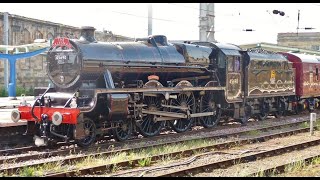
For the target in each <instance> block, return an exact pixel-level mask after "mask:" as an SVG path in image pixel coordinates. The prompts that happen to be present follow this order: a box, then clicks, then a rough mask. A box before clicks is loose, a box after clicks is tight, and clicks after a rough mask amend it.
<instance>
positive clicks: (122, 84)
mask: <svg viewBox="0 0 320 180" xmlns="http://www.w3.org/2000/svg"><path fill="white" fill-rule="evenodd" d="M94 30H95V29H94V28H92V27H83V28H82V31H81V37H80V38H79V39H68V38H56V39H55V40H54V41H53V44H52V47H51V48H50V49H49V51H48V53H47V75H48V77H49V79H50V80H51V82H52V84H53V87H50V86H49V87H48V88H38V89H35V95H36V96H37V100H36V102H35V103H34V104H33V105H32V106H30V105H27V104H21V106H19V108H18V110H15V111H13V112H12V115H11V117H12V120H13V121H15V122H17V121H19V120H26V121H27V122H28V130H27V133H31V134H34V135H36V144H37V145H45V144H47V143H48V142H54V141H56V140H61V139H62V140H65V141H69V140H75V141H76V142H77V143H78V145H79V146H89V145H90V144H92V143H93V142H95V139H96V138H97V137H98V136H105V135H108V136H111V137H113V138H114V139H116V140H118V141H124V140H126V139H128V138H130V136H131V135H132V134H137V133H140V134H141V135H143V136H145V137H150V136H156V135H158V134H159V133H160V132H161V130H162V129H163V128H171V129H172V130H174V131H176V132H178V133H181V132H185V131H187V130H189V129H190V128H191V126H192V125H194V124H197V125H202V126H203V127H205V128H212V127H214V126H216V125H217V124H218V123H219V121H220V119H221V118H222V117H223V116H224V117H232V118H233V119H236V120H239V121H240V122H241V123H243V124H245V123H246V122H247V120H248V119H249V117H253V116H258V117H260V119H264V118H265V116H266V115H268V114H270V113H274V114H276V115H278V116H280V115H282V114H283V112H285V110H292V109H294V107H295V106H294V103H295V102H296V99H295V95H294V92H295V85H294V81H292V78H293V77H295V76H294V71H293V69H292V66H291V63H290V62H288V61H287V60H286V59H285V58H284V56H283V55H281V54H275V53H266V52H253V51H251V52H250V51H244V50H242V49H240V48H239V47H238V46H236V45H232V44H221V43H211V42H193V43H169V42H168V41H167V39H166V37H165V36H163V35H153V36H149V37H148V38H141V39H136V40H135V41H134V42H97V41H96V40H95V38H94ZM256 64H261V66H256ZM257 67H258V68H257ZM262 74H264V75H266V76H267V77H270V78H263V77H264V76H262ZM260 82H263V84H264V85H263V86H260V85H259V83H260Z"/></svg>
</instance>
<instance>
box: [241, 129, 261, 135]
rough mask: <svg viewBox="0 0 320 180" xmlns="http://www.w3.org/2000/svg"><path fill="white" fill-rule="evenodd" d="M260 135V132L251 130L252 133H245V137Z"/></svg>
mask: <svg viewBox="0 0 320 180" xmlns="http://www.w3.org/2000/svg"><path fill="white" fill-rule="evenodd" d="M260 134H261V132H260V131H258V130H252V131H248V132H246V133H245V135H248V136H258V135H260Z"/></svg>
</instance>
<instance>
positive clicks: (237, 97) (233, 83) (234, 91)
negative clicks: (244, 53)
mask: <svg viewBox="0 0 320 180" xmlns="http://www.w3.org/2000/svg"><path fill="white" fill-rule="evenodd" d="M241 61H242V59H241V56H236V55H232V56H227V65H228V68H227V81H226V87H227V97H226V99H227V101H228V102H239V101H242V99H241V90H242V84H241V65H242V63H241Z"/></svg>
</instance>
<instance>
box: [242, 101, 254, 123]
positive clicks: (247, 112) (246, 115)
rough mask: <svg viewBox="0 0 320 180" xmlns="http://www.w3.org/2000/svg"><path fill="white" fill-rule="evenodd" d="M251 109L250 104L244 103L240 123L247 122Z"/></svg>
mask: <svg viewBox="0 0 320 180" xmlns="http://www.w3.org/2000/svg"><path fill="white" fill-rule="evenodd" d="M251 110H252V108H251V106H250V105H248V104H246V105H245V107H244V117H243V118H241V122H240V123H241V124H242V125H246V124H247V122H248V120H249V118H250V117H251V115H252V114H251Z"/></svg>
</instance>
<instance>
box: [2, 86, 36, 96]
mask: <svg viewBox="0 0 320 180" xmlns="http://www.w3.org/2000/svg"><path fill="white" fill-rule="evenodd" d="M33 89H34V88H33V87H30V88H24V87H22V86H16V96H21V95H23V94H24V95H25V96H33V94H34V93H33ZM0 97H8V91H7V90H6V88H5V87H3V86H0Z"/></svg>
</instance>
